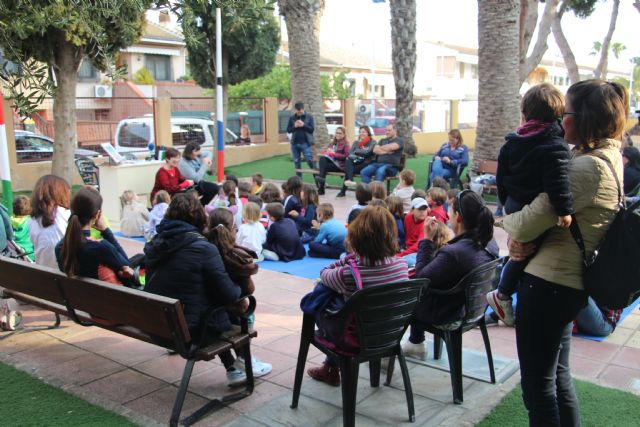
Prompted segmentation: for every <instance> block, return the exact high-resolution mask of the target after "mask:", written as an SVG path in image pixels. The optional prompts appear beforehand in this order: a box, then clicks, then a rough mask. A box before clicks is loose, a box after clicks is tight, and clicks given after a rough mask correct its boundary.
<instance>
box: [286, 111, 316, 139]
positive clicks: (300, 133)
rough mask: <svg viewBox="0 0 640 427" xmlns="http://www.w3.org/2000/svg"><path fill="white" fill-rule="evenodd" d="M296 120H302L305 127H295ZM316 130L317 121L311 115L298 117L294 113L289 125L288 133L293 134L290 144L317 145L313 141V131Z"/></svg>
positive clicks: (306, 114)
mask: <svg viewBox="0 0 640 427" xmlns="http://www.w3.org/2000/svg"><path fill="white" fill-rule="evenodd" d="M296 120H302V121H303V122H304V126H302V127H300V128H297V127H295V125H294V124H295V122H296ZM315 128H316V125H315V121H314V120H313V116H312V115H311V114H309V113H307V112H305V113H304V114H303V115H302V116H298V115H297V114H295V113H294V114H293V115H292V116H291V117H289V122H288V123H287V133H290V134H291V141H290V142H291V143H292V144H304V143H305V142H306V143H307V144H309V145H313V144H315V140H314V139H313V131H314V130H315Z"/></svg>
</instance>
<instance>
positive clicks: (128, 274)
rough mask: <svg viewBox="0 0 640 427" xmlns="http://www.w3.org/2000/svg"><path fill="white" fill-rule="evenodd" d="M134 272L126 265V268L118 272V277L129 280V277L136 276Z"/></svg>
mask: <svg viewBox="0 0 640 427" xmlns="http://www.w3.org/2000/svg"><path fill="white" fill-rule="evenodd" d="M134 274H135V273H134V271H133V269H132V268H131V267H129V266H128V265H125V266H124V267H122V268H121V269H120V271H118V276H120V277H124V278H127V279H128V278H129V277H133V275H134Z"/></svg>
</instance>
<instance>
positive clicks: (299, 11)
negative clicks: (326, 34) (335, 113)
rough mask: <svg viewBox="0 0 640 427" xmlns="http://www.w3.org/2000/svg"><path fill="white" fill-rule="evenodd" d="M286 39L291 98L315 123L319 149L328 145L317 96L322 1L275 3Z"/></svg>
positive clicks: (283, 0) (318, 87) (297, 0)
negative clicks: (282, 19)
mask: <svg viewBox="0 0 640 427" xmlns="http://www.w3.org/2000/svg"><path fill="white" fill-rule="evenodd" d="M278 8H279V9H280V14H281V15H282V16H284V20H285V23H286V25H287V34H288V39H289V64H290V67H291V95H292V98H293V100H294V101H295V102H297V101H302V102H304V105H305V111H308V112H309V113H311V114H312V115H313V118H314V119H315V121H316V130H315V133H314V135H315V140H316V145H317V146H318V147H324V146H325V145H327V144H328V143H329V133H328V132H327V124H326V121H325V119H324V107H323V103H322V94H321V92H320V43H319V33H320V16H321V15H322V12H323V10H324V0H278Z"/></svg>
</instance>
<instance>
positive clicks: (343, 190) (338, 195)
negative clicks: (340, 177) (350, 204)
mask: <svg viewBox="0 0 640 427" xmlns="http://www.w3.org/2000/svg"><path fill="white" fill-rule="evenodd" d="M346 195H347V192H346V190H345V189H344V188H343V189H342V190H340V192H339V193H338V194H336V197H344V196H346Z"/></svg>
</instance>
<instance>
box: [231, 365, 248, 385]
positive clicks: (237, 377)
mask: <svg viewBox="0 0 640 427" xmlns="http://www.w3.org/2000/svg"><path fill="white" fill-rule="evenodd" d="M234 368H235V369H233V370H231V371H227V381H228V384H229V387H235V386H239V385H242V384H244V383H245V382H247V374H245V373H244V367H243V370H240V369H238V368H237V367H235V363H234Z"/></svg>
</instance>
